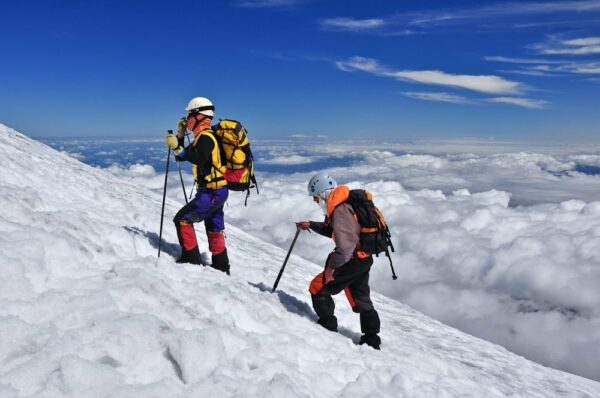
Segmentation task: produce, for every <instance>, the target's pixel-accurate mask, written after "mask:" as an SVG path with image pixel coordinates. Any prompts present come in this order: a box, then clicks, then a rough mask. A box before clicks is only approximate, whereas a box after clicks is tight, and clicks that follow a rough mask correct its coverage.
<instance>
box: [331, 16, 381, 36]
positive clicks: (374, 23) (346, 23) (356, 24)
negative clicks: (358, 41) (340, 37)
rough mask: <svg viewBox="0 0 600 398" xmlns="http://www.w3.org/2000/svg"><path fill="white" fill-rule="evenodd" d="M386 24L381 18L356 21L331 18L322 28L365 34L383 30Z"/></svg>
mask: <svg viewBox="0 0 600 398" xmlns="http://www.w3.org/2000/svg"><path fill="white" fill-rule="evenodd" d="M385 24H386V22H385V21H384V20H383V19H381V18H370V19H354V18H342V17H340V18H329V19H324V20H322V21H321V27H323V28H326V29H338V30H347V31H353V32H364V31H368V30H373V29H377V28H381V27H382V26H384V25H385Z"/></svg>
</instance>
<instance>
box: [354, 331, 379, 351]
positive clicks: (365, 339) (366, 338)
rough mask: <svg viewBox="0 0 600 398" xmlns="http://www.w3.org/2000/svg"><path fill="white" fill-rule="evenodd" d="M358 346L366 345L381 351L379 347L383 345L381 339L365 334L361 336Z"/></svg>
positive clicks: (374, 335)
mask: <svg viewBox="0 0 600 398" xmlns="http://www.w3.org/2000/svg"><path fill="white" fill-rule="evenodd" d="M358 344H360V345H363V344H366V345H368V346H370V347H373V348H375V349H376V350H379V349H380V348H379V346H380V345H381V339H380V338H379V336H377V335H376V334H363V335H362V336H360V341H359V342H358Z"/></svg>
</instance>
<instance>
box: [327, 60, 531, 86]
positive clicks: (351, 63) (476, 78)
mask: <svg viewBox="0 0 600 398" xmlns="http://www.w3.org/2000/svg"><path fill="white" fill-rule="evenodd" d="M336 65H337V67H338V68H339V69H341V70H343V71H345V72H353V71H362V72H367V73H371V74H373V75H376V76H383V77H393V78H395V79H398V80H403V81H410V82H413V83H422V84H431V85H439V86H447V87H456V88H463V89H467V90H472V91H477V92H482V93H488V94H520V93H521V92H523V90H524V86H523V85H522V84H521V83H519V82H514V81H510V80H505V79H503V78H501V77H498V76H493V75H457V74H450V73H446V72H443V71H439V70H422V71H411V70H400V71H394V70H390V69H388V68H386V67H384V66H382V65H380V64H379V62H378V61H377V60H375V59H372V58H365V57H359V56H355V57H352V58H350V59H348V60H346V61H338V62H336Z"/></svg>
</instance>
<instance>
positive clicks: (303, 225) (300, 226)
mask: <svg viewBox="0 0 600 398" xmlns="http://www.w3.org/2000/svg"><path fill="white" fill-rule="evenodd" d="M296 228H298V229H301V230H303V231H308V230H309V229H310V221H298V222H297V223H296Z"/></svg>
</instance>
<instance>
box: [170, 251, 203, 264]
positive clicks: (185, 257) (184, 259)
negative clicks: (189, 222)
mask: <svg viewBox="0 0 600 398" xmlns="http://www.w3.org/2000/svg"><path fill="white" fill-rule="evenodd" d="M175 262H176V263H179V264H184V263H188V264H196V265H202V262H201V261H200V250H199V249H198V246H196V247H194V248H193V249H192V250H182V251H181V257H179V258H178V259H177V260H175Z"/></svg>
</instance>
